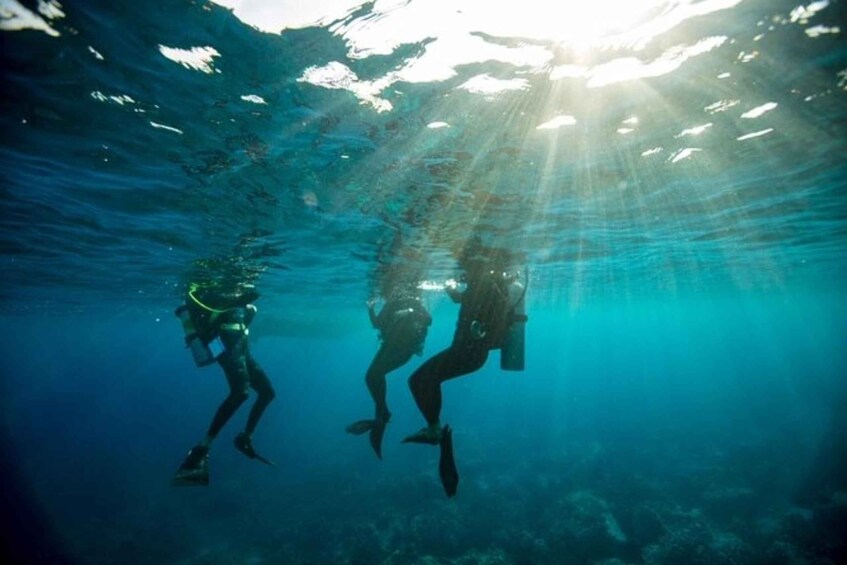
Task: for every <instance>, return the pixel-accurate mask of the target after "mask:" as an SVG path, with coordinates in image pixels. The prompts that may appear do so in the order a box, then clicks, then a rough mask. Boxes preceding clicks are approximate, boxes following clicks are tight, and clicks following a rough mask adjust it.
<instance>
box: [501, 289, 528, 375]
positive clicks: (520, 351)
mask: <svg viewBox="0 0 847 565" xmlns="http://www.w3.org/2000/svg"><path fill="white" fill-rule="evenodd" d="M507 292H508V296H509V304H511V313H510V315H511V323H510V324H509V328H508V329H507V330H506V337H505V338H504V339H503V346H502V347H501V348H500V368H501V369H503V370H504V371H523V370H524V361H525V360H524V354H525V349H526V321H527V317H526V302H525V301H524V298H525V297H526V287H525V286H524V285H523V284H521V282H520V281H519V280H518V277H517V276H514V277H513V278H512V279H511V280H510V281H509V285H508V287H507Z"/></svg>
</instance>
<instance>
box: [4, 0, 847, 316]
mask: <svg viewBox="0 0 847 565" xmlns="http://www.w3.org/2000/svg"><path fill="white" fill-rule="evenodd" d="M220 4H229V5H231V6H230V7H229V8H232V7H234V11H231V9H229V8H228V7H227V6H222V5H218V4H216V3H212V2H176V1H170V2H164V3H159V4H157V7H156V8H155V9H154V8H152V7H151V6H148V5H146V4H144V3H136V2H117V3H116V2H96V1H95V2H75V3H72V4H71V3H68V4H67V5H65V4H60V3H58V2H55V1H50V2H44V1H39V2H38V4H29V3H23V4H21V3H18V2H17V1H16V0H3V2H2V8H0V9H2V14H1V15H2V20H0V22H2V23H0V26H2V32H0V33H2V39H3V44H2V66H3V89H2V97H3V113H2V130H3V143H2V149H1V150H0V151H2V153H0V159H2V163H0V165H1V166H0V170H1V171H2V172H0V174H2V188H0V190H2V191H3V201H4V206H3V208H4V211H3V216H2V232H0V238H2V240H1V241H2V253H3V255H2V261H3V270H4V285H3V286H4V287H3V294H4V296H5V300H4V302H5V303H7V304H8V303H9V302H10V301H12V300H14V299H19V298H27V299H28V300H29V301H40V302H49V303H50V304H52V305H54V306H58V305H62V304H64V303H69V304H73V303H78V302H85V301H88V300H92V299H94V298H96V299H98V300H101V301H102V300H104V299H106V297H114V298H115V299H118V300H120V299H122V298H126V296H128V295H132V296H134V297H138V295H142V294H143V295H144V297H146V298H150V299H152V300H155V301H158V300H161V299H169V298H171V297H172V296H176V295H178V294H179V292H180V288H181V284H182V283H184V282H185V280H187V279H188V278H191V277H196V276H199V273H200V272H202V271H204V270H209V271H212V272H213V273H218V272H220V271H221V270H227V269H230V270H235V271H238V272H240V273H244V272H249V273H250V274H251V275H252V276H256V277H258V279H259V280H261V282H262V284H263V285H265V286H266V288H267V289H268V290H269V291H270V294H271V295H273V296H286V295H289V294H292V293H296V294H297V295H298V296H300V297H307V294H308V295H311V296H322V297H324V298H325V299H331V297H333V296H334V297H339V296H345V295H347V294H349V293H353V295H354V296H358V297H359V298H363V297H364V296H365V295H366V294H367V293H368V292H370V290H369V289H368V287H369V286H370V287H374V286H375V285H378V284H379V281H378V280H377V279H378V278H379V276H380V275H379V273H380V265H383V266H384V265H386V264H388V265H399V268H400V269H403V268H405V266H404V265H403V262H404V261H405V262H407V263H413V265H410V268H414V269H415V271H414V272H415V273H416V275H418V276H419V277H420V278H426V279H432V280H436V281H437V280H442V279H443V278H444V277H446V276H448V275H449V274H450V273H451V272H452V269H453V268H454V266H455V263H454V256H455V254H456V252H457V250H458V249H461V248H462V247H463V246H464V244H465V242H466V241H467V240H468V239H469V238H470V237H471V236H474V235H476V236H479V237H480V238H481V239H482V241H483V242H484V243H485V244H486V245H490V246H495V247H509V248H510V249H512V250H513V251H514V252H515V253H516V255H517V258H518V260H519V262H522V263H526V264H528V265H529V266H530V269H531V270H532V271H534V273H535V275H536V278H535V280H536V285H537V286H536V295H535V296H536V297H541V296H544V295H545V293H546V296H548V297H557V296H567V297H573V296H574V294H578V295H580V296H590V295H594V294H596V293H598V292H602V293H604V294H608V293H610V292H611V293H618V294H633V293H634V294H639V293H642V292H648V293H649V292H653V291H656V290H659V291H662V292H665V291H668V290H669V291H671V292H674V293H677V292H683V291H688V290H696V291H699V290H703V289H704V288H705V289H712V288H736V287H739V286H740V287H744V288H765V289H769V288H774V287H783V286H784V285H786V284H788V283H789V282H790V281H791V280H796V279H801V280H803V279H805V280H820V279H821V278H822V277H823V278H826V277H830V276H835V275H838V274H842V273H843V266H844V249H845V238H847V230H846V229H845V224H844V218H845V207H847V200H845V198H844V194H845V175H844V159H843V155H845V154H847V150H845V140H847V138H845V124H847V119H845V112H847V48H845V42H844V33H845V32H847V30H844V29H842V24H843V21H844V10H845V8H844V3H843V2H835V1H833V2H829V1H826V0H824V1H817V2H812V3H810V4H808V5H803V4H796V3H794V2H783V1H763V0H744V1H742V0H702V1H699V2H694V1H683V2H676V1H675V2H667V1H661V0H651V1H645V2H612V1H604V2H599V1H598V2H591V3H575V2H565V3H548V2H540V1H533V2H519V3H510V2H497V3H494V4H496V7H493V6H491V4H492V3H488V2H474V1H470V0H468V1H464V2H441V1H433V2H424V1H420V0H418V1H408V2H399V1H394V2H392V1H385V2H382V1H378V2H374V3H369V4H360V3H358V2H355V1H353V0H347V1H344V0H323V1H321V2H316V3H314V5H311V7H310V8H308V9H307V8H303V7H301V6H300V3H296V2H282V3H270V2H268V3H263V2H262V1H261V0H247V1H241V2H237V1H234V0H230V1H228V2H220ZM274 4H278V5H277V6H274ZM398 241H399V242H401V243H402V245H403V249H405V250H411V251H410V253H411V256H412V257H413V259H410V258H409V257H408V255H409V254H410V253H406V254H405V255H404V253H399V252H397V251H396V250H397V247H398V246H397V245H396V243H397V242H398ZM292 289H297V290H292Z"/></svg>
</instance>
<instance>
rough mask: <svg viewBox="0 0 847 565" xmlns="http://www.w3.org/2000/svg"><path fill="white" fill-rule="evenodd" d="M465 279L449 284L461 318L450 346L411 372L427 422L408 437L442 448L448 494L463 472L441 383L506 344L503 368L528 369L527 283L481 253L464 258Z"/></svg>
mask: <svg viewBox="0 0 847 565" xmlns="http://www.w3.org/2000/svg"><path fill="white" fill-rule="evenodd" d="M464 263H465V264H464V271H465V277H464V282H465V283H466V287H465V290H464V291H463V292H460V291H459V289H458V288H457V285H456V284H455V282H454V281H450V283H452V284H450V283H448V285H447V286H446V287H445V290H446V291H447V293H448V294H449V296H450V298H452V299H453V301H454V302H457V303H459V304H460V305H461V306H460V308H459V319H458V322H457V324H456V331H455V334H454V336H453V341H452V343H451V344H450V347H448V348H447V349H445V350H444V351H441V352H440V353H438V354H436V355H435V356H433V357H431V358H430V359H428V360H427V361H425V362H424V363H423V365H421V366H420V367H419V368H418V369H417V370H416V371H415V372H414V373H413V374H412V376H411V377H410V378H409V388H410V389H411V391H412V396H413V397H414V399H415V403H416V404H417V405H418V408H419V409H420V411H421V413H422V414H423V416H424V418H425V419H426V423H427V426H426V427H424V428H423V429H421V430H420V431H418V432H416V433H414V434H412V435H410V436H408V437H407V438H406V439H404V440H403V443H425V444H430V445H438V446H440V448H441V457H440V460H439V475H440V477H441V482H442V485H443V486H444V491H445V493H446V494H447V496H448V497H452V496H453V495H455V494H456V489H457V487H458V483H459V475H458V472H457V471H456V464H455V461H454V459H453V440H452V430H451V428H450V426H448V425H444V426H442V425H441V423H440V419H439V418H440V414H441V383H443V382H444V381H447V380H450V379H453V378H456V377H460V376H463V375H467V374H469V373H473V372H474V371H477V370H479V369H480V368H482V366H483V365H484V364H485V362H486V360H487V359H488V353H489V351H491V350H492V349H500V350H501V358H500V361H501V368H503V369H505V370H523V364H524V361H523V347H524V325H525V324H524V323H525V322H526V320H527V317H526V315H525V314H524V295H525V292H526V289H525V287H524V286H523V285H521V283H520V282H519V281H518V279H517V276H516V275H512V274H508V273H505V272H504V271H503V265H500V264H497V263H495V262H492V261H489V260H488V259H486V258H485V257H481V256H476V257H474V258H472V259H469V260H466V261H464Z"/></svg>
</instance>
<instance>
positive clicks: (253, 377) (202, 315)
mask: <svg viewBox="0 0 847 565" xmlns="http://www.w3.org/2000/svg"><path fill="white" fill-rule="evenodd" d="M258 297H259V294H258V292H256V291H255V289H253V288H252V287H251V288H247V289H244V288H242V289H240V290H238V291H236V292H234V293H227V294H224V293H217V292H206V293H202V294H201V295H200V296H197V294H195V291H194V290H192V291H190V292H189V293H188V298H187V300H186V307H187V308H188V309H189V310H191V311H192V318H193V319H194V325H195V327H196V328H197V330H198V333H199V334H200V336H201V338H202V340H203V341H204V342H205V343H207V344H210V343H211V342H212V341H214V340H216V339H219V340H220V343H221V345H222V349H223V351H222V352H220V353H219V354H218V355H217V356H214V354H213V355H212V357H211V358H212V359H214V360H216V361H217V363H218V365H220V367H221V368H222V369H223V371H224V375H225V376H226V380H227V383H228V384H229V395H228V396H227V397H226V398H225V399H224V401H223V402H222V403H221V405H220V406H219V407H218V410H217V411H216V412H215V415H214V417H213V419H212V423H211V424H210V426H209V429H208V431H207V432H206V437H205V438H204V439H203V440H202V441H201V442H200V443H199V444H197V445H195V446H194V447H192V448H191V449H190V450H189V452H188V455H187V456H186V458H185V460H184V461H183V463H182V465H181V466H180V468H179V470H178V471H177V474H176V477H175V478H174V484H175V485H195V484H202V485H206V484H208V482H209V471H208V457H209V448H210V447H211V444H212V441H214V439H215V438H216V437H217V435H218V433H219V432H220V431H221V429H222V428H223V427H224V425H226V423H227V422H228V421H229V420H230V418H232V416H233V415H234V414H235V412H236V411H237V410H238V409H239V408H240V407H241V405H242V404H243V403H244V401H246V400H247V397H248V396H249V389H250V388H252V389H253V390H255V391H256V393H257V394H258V396H257V398H256V402H255V403H254V404H253V407H252V409H251V410H250V415H249V416H248V418H247V424H246V426H245V428H244V431H242V432H241V433H239V434H238V435H237V436H236V438H235V447H236V449H238V450H239V451H240V452H242V453H243V454H244V455H246V456H247V457H249V458H250V459H257V460H259V461H261V462H263V463H266V464H269V465H271V464H272V463H271V462H270V461H268V460H267V459H265V458H264V457H262V456H261V455H259V454H258V453H256V450H255V449H254V448H253V442H252V435H253V432H254V430H255V429H256V425H257V424H258V423H259V419H260V418H261V417H262V414H263V413H264V411H265V408H267V406H268V404H270V403H271V401H272V400H273V399H274V397H275V396H276V393H275V392H274V389H273V386H272V385H271V382H270V380H269V379H268V376H267V375H266V374H265V371H264V370H262V368H261V367H260V366H259V364H258V363H257V362H256V360H255V359H254V358H253V356H252V355H251V353H250V346H249V343H248V339H247V336H248V334H249V329H248V328H249V326H250V323H251V322H252V321H253V317H254V316H255V314H256V307H255V306H254V305H253V304H252V302H253V301H255V300H256V299H257V298H258ZM178 311H179V310H178Z"/></svg>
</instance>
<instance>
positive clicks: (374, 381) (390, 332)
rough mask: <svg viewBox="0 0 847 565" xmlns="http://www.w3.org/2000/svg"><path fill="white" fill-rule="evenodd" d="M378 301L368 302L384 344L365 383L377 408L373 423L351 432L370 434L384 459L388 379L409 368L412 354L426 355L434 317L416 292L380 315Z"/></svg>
mask: <svg viewBox="0 0 847 565" xmlns="http://www.w3.org/2000/svg"><path fill="white" fill-rule="evenodd" d="M374 304H375V301H374V300H373V299H371V300H369V301H368V316H370V319H371V324H372V325H373V327H374V328H376V329H377V330H379V339H380V341H381V342H382V343H381V345H380V347H379V350H378V351H377V352H376V355H375V356H374V358H373V360H372V361H371V364H370V366H369V367H368V371H367V373H366V374H365V384H366V385H367V387H368V392H370V394H371V398H373V401H374V405H375V415H374V419H372V420H359V421H358V422H354V423H352V424H350V425H349V426H347V428H346V430H347V433H350V434H354V435H361V434H364V433H366V432H367V433H368V434H369V439H370V443H371V447H372V448H373V450H374V452H375V453H376V456H377V457H379V458H380V459H382V436H383V435H384V434H385V426H386V424H388V421H389V420H390V419H391V412H389V411H388V405H387V404H386V401H385V393H386V383H385V377H386V375H387V374H388V373H390V372H391V371H393V370H395V369H398V368H400V367H402V366H403V365H405V364H406V363H407V362H408V361H409V359H411V358H412V355H420V354H421V353H422V352H423V346H424V341H425V340H426V334H427V331H428V328H429V326H430V325H431V324H432V317H431V316H430V315H429V312H427V310H426V308H425V307H424V304H423V302H422V301H421V299H420V297H419V296H415V294H414V293H412V292H407V293H401V294H398V295H396V296H395V297H393V298H391V299H389V300H388V301H387V302H386V303H385V305H384V306H383V307H382V310H380V313H379V316H377V315H376V311H375V310H374Z"/></svg>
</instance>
